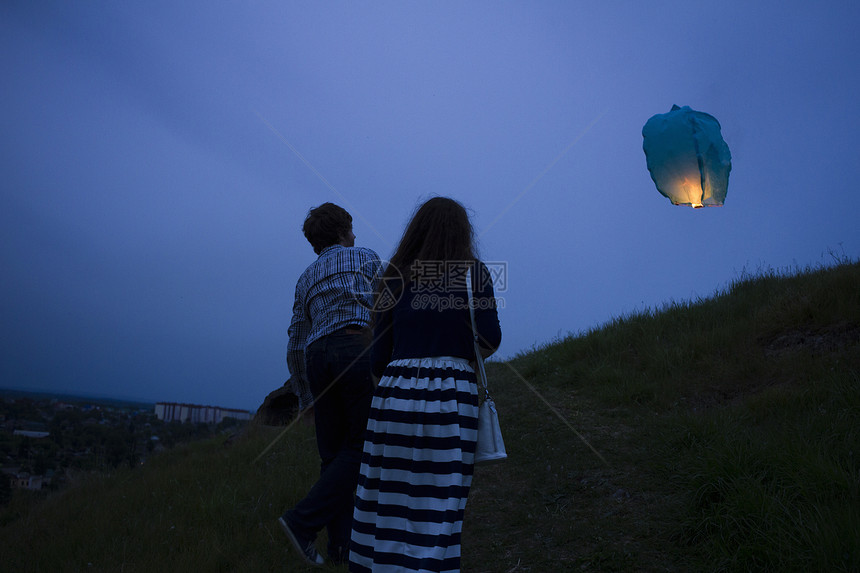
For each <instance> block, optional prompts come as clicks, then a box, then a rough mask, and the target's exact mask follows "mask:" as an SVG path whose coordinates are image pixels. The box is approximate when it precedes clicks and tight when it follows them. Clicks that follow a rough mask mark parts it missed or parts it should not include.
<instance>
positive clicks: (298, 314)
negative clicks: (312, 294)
mask: <svg viewBox="0 0 860 573" xmlns="http://www.w3.org/2000/svg"><path fill="white" fill-rule="evenodd" d="M310 330H311V321H310V318H309V317H308V316H307V313H306V312H305V297H304V293H303V292H302V290H301V289H300V288H299V285H296V298H295V302H294V303H293V318H292V321H290V327H289V329H288V330H287V334H289V337H290V339H289V341H288V342H287V367H288V368H289V370H290V375H291V377H292V379H293V383H292V386H293V393H294V394H295V395H296V396H298V397H299V409H301V410H304V409H305V408H308V407H310V406H311V405H312V404H313V401H314V397H313V394H312V393H311V387H310V384H309V383H308V378H307V374H306V373H305V346H306V345H307V339H308V334H310Z"/></svg>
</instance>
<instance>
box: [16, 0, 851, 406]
mask: <svg viewBox="0 0 860 573" xmlns="http://www.w3.org/2000/svg"><path fill="white" fill-rule="evenodd" d="M858 21H860V6H858V5H857V4H856V3H855V2H822V3H817V4H815V5H813V4H810V3H800V2H793V3H786V2H756V3H753V4H752V5H751V4H750V3H749V2H740V1H730V2H723V3H720V4H719V5H717V4H714V3H712V2H707V3H706V2H649V3H639V2H611V1H610V2H577V3H570V2H516V3H515V2H468V3H463V2H434V3H418V2H373V3H347V2H287V3H283V2H255V3H253V4H252V5H246V4H244V3H228V2H214V3H213V2H181V3H176V2H150V3H132V2H86V3H83V2H77V3H69V2H3V3H2V4H0V71H2V75H3V78H4V81H3V84H2V87H0V137H2V139H0V146H2V148H0V173H2V174H3V181H2V188H0V237H2V246H0V263H2V268H3V272H2V279H0V288H2V297H0V301H2V302H0V312H2V325H0V344H2V355H0V356H2V359H0V385H2V386H11V387H25V388H37V389H47V390H62V391H83V392H91V393H98V394H108V395H114V396H125V397H134V398H143V399H147V400H152V401H155V400H167V401H187V402H196V403H206V404H214V405H221V406H225V407H240V408H249V409H253V408H256V406H257V405H259V403H260V402H261V401H262V399H263V397H264V396H265V395H266V394H267V393H268V392H269V391H271V390H272V389H274V388H276V387H277V386H279V385H280V384H281V383H282V382H283V381H284V379H286V377H287V370H286V364H285V361H284V349H285V346H286V329H287V325H288V323H289V318H290V309H291V306H292V302H293V289H294V286H295V281H296V279H297V277H298V275H299V274H300V273H301V271H302V270H303V269H304V268H305V267H306V266H307V265H308V264H309V263H310V262H311V261H312V260H313V258H314V255H313V252H312V250H311V248H310V246H309V245H308V244H307V243H306V241H305V240H304V238H303V236H302V234H301V230H300V229H301V223H302V221H303V219H304V216H305V214H306V213H307V210H308V209H309V208H310V207H312V206H315V205H317V204H319V203H322V202H324V201H333V202H336V203H339V204H341V205H343V206H344V207H346V208H347V209H349V210H350V211H351V212H352V214H353V216H354V219H355V233H356V235H357V237H358V238H357V244H359V245H362V246H367V247H371V248H373V249H375V250H376V251H377V252H378V253H379V254H380V256H382V257H383V258H386V257H387V256H389V255H390V254H391V252H392V250H393V248H394V247H395V245H396V243H397V240H398V239H399V236H400V234H401V232H402V230H403V227H404V224H405V222H406V220H407V218H408V217H409V215H410V213H411V212H412V210H413V209H414V208H415V206H416V205H417V204H418V203H419V202H420V201H421V200H423V199H426V198H427V197H429V196H431V195H433V194H441V195H449V196H452V197H455V198H457V199H459V200H460V201H462V202H463V203H464V204H465V205H466V206H467V207H469V208H470V209H472V211H473V213H474V223H475V225H476V228H477V231H478V234H479V235H480V251H481V254H482V256H483V258H484V259H485V260H489V261H499V262H504V263H506V264H507V269H508V276H507V289H506V290H504V291H503V292H499V293H498V295H499V296H500V298H501V299H502V304H503V308H502V310H501V315H500V316H501V321H502V328H503V337H504V340H503V344H502V348H501V351H500V355H501V356H503V357H508V356H512V355H514V354H516V353H518V352H522V351H525V350H528V349H529V348H531V347H533V346H534V345H541V344H545V343H547V342H549V341H551V340H553V339H554V338H556V337H558V336H564V335H566V334H567V333H568V332H579V331H582V330H586V329H589V328H592V327H595V326H598V325H600V324H601V323H604V322H606V321H608V320H610V319H611V318H613V317H616V316H619V315H622V314H625V313H629V312H633V311H636V310H641V309H644V308H649V307H654V306H660V305H661V304H663V303H664V302H667V301H671V300H689V299H691V298H692V299H695V298H698V297H707V296H710V295H711V294H713V293H714V291H715V290H717V289H719V288H722V287H724V286H725V285H726V284H727V283H728V282H729V281H731V280H732V279H734V278H737V277H738V276H740V275H741V274H742V273H744V272H755V271H756V270H757V269H760V268H769V267H772V268H777V269H783V268H787V267H803V266H806V265H815V264H819V263H829V262H831V261H832V258H831V256H830V255H829V254H828V253H829V252H830V251H836V252H838V253H840V254H844V255H845V256H849V257H857V256H858V255H860V225H858V223H857V220H858V213H860V197H858V193H857V191H856V181H857V180H858V175H860V145H858V143H857V135H856V134H857V133H860V114H858V112H857V109H856V102H857V101H860V66H857V65H856V61H855V60H856V54H857V53H860V40H858V35H857V34H856V32H855V30H854V28H855V26H856V23H857V22H858ZM673 104H677V105H681V106H683V105H688V106H690V107H692V108H693V109H696V110H700V111H704V112H707V113H710V114H712V115H713V116H715V117H716V118H717V119H718V120H719V121H720V123H721V124H722V132H723V136H724V138H725V139H726V141H727V143H728V145H729V147H730V149H731V152H732V157H733V170H732V173H731V177H730V182H729V192H728V197H727V200H726V204H725V206H724V207H721V208H711V209H699V210H695V211H694V210H692V209H688V208H682V207H673V206H672V205H671V204H670V203H669V202H668V200H666V199H664V198H663V197H662V196H661V195H660V194H659V193H658V192H657V191H656V189H655V187H654V185H653V183H652V182H651V179H650V177H649V175H648V171H647V169H646V167H645V157H644V154H643V152H642V137H641V129H642V126H643V125H644V123H645V122H646V121H647V120H648V118H649V117H651V116H652V115H654V114H657V113H665V112H667V111H669V109H670V108H671V107H672V105H673Z"/></svg>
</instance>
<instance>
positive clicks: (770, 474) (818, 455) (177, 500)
mask: <svg viewBox="0 0 860 573" xmlns="http://www.w3.org/2000/svg"><path fill="white" fill-rule="evenodd" d="M550 310H551V309H547V311H548V312H549V311H550ZM489 366H490V367H489V375H490V378H491V384H492V387H493V391H494V392H493V393H494V397H495V398H496V402H497V405H498V408H499V412H500V417H501V421H502V424H503V429H504V432H505V437H506V442H507V446H508V452H509V455H510V458H509V459H508V460H507V461H506V462H504V463H502V464H499V465H494V466H482V467H478V468H477V469H476V472H475V479H474V485H473V489H472V494H471V496H470V499H469V504H468V506H467V509H466V521H465V526H464V533H463V570H464V571H466V572H499V573H502V572H505V573H507V572H510V573H513V572H525V571H531V572H536V573H537V572H539V573H543V572H548V571H654V572H656V571H779V572H790V571H828V572H830V571H846V572H847V571H855V572H856V571H860V451H858V450H860V447H858V446H860V264H858V263H856V262H842V263H841V264H838V265H837V266H834V267H832V268H826V269H825V268H819V269H808V270H804V271H802V272H796V273H791V274H789V273H779V272H773V271H770V272H764V273H760V274H759V275H757V276H744V277H741V278H739V279H737V280H736V281H734V282H733V283H732V284H730V285H729V286H728V287H726V289H725V290H724V291H721V292H719V293H717V294H716V295H715V296H714V297H712V298H709V299H706V300H699V301H693V302H684V303H673V304H668V305H666V306H665V307H664V308H661V309H655V310H647V311H642V312H638V313H634V314H631V315H629V316H623V317H619V318H616V319H614V320H612V321H611V322H609V323H608V324H606V325H604V326H603V327H601V328H597V329H594V330H592V331H590V332H587V333H582V334H579V335H572V336H570V337H568V338H566V339H563V340H559V341H556V342H554V343H552V344H548V345H546V346H545V347H542V348H538V349H535V350H533V351H531V352H528V353H524V354H522V355H519V356H517V357H516V358H515V359H513V360H511V361H509V362H506V363H492V364H490V365H489ZM273 442H274V445H273V446H272V447H271V448H270V449H268V450H267V449H266V448H267V447H268V446H270V445H271V444H272V443H273ZM261 454H262V456H261ZM258 458H259V459H258ZM317 464H318V461H317V458H316V453H315V444H314V438H313V432H312V430H311V428H310V427H309V426H308V425H307V424H304V423H301V422H300V423H297V424H294V425H293V426H291V427H290V428H289V430H288V431H286V432H284V433H283V435H282V430H281V429H280V428H270V427H264V426H253V425H252V426H251V427H250V428H249V429H248V430H247V431H246V432H245V433H244V434H242V435H240V436H237V437H236V438H235V439H233V440H228V439H226V438H223V437H222V438H217V439H213V440H208V441H205V442H198V443H194V444H190V445H187V446H183V447H179V448H176V449H174V450H172V451H169V452H165V453H163V454H160V455H159V456H156V457H154V458H153V459H152V460H151V461H150V462H148V463H147V464H146V465H145V466H143V467H138V468H135V469H126V470H118V471H116V472H114V473H110V474H81V475H80V476H78V480H77V483H76V484H75V485H73V486H72V487H70V488H68V489H67V490H65V491H63V492H59V493H56V494H52V495H51V496H50V497H48V498H47V499H28V498H26V497H25V496H16V497H15V498H14V499H13V502H12V504H11V505H9V506H8V507H6V508H3V509H2V510H0V563H2V565H3V567H2V568H3V570H6V571H19V572H26V571H125V572H133V571H158V570H161V571H186V570H194V571H255V572H256V571H302V570H304V567H303V566H302V565H301V564H300V563H299V561H298V560H297V559H296V556H295V554H294V553H292V551H291V549H290V548H289V547H288V543H287V541H286V539H285V538H284V536H283V534H282V532H281V531H280V530H279V528H278V526H277V523H276V519H277V517H278V516H279V515H280V514H281V512H282V511H283V510H284V509H285V508H286V507H288V506H290V505H291V504H293V503H294V502H296V501H297V500H298V499H299V498H300V497H301V496H302V495H303V494H304V493H305V491H306V490H307V488H308V487H309V485H310V484H311V483H312V482H313V480H314V476H315V474H316V472H317V471H318V469H317ZM321 541H322V542H321V543H320V547H324V544H323V543H324V540H321ZM323 570H330V571H338V570H340V571H344V570H345V568H341V569H337V568H334V567H328V568H324V569H323Z"/></svg>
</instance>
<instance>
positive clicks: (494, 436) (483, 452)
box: [466, 270, 508, 464]
mask: <svg viewBox="0 0 860 573" xmlns="http://www.w3.org/2000/svg"><path fill="white" fill-rule="evenodd" d="M466 291H467V292H468V296H469V316H470V317H471V319H472V338H473V339H474V346H475V363H476V365H477V372H476V374H477V376H478V393H479V394H480V392H481V388H483V389H484V400H483V402H481V406H480V408H479V409H478V443H477V445H476V446H475V463H476V464H482V463H489V462H500V461H502V460H504V459H505V458H507V457H508V452H507V451H506V450H505V441H504V440H503V439H502V428H501V426H499V414H498V412H496V403H495V402H493V398H492V397H491V396H490V390H489V388H487V371H486V370H485V369H484V359H483V358H482V357H481V349H480V348H479V347H478V327H477V324H475V305H474V304H473V302H472V300H473V298H472V276H471V271H470V270H469V271H466Z"/></svg>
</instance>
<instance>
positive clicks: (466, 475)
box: [349, 356, 478, 573]
mask: <svg viewBox="0 0 860 573" xmlns="http://www.w3.org/2000/svg"><path fill="white" fill-rule="evenodd" d="M477 428H478V395H477V387H476V379H475V372H474V370H472V367H471V366H470V365H469V363H468V361H467V360H466V359H464V358H452V357H447V356H444V357H434V358H415V359H404V360H394V361H392V362H391V363H390V364H389V365H388V367H387V368H386V369H385V373H384V375H383V377H382V379H381V380H380V382H379V386H378V387H377V388H376V392H375V393H374V396H373V404H372V406H371V411H370V418H369V419H368V422H367V434H366V437H365V442H364V453H363V455H362V460H361V476H360V478H359V482H358V490H357V494H356V502H355V513H354V519H353V530H352V542H351V545H350V556H349V559H350V564H349V570H350V571H352V572H356V573H359V572H367V571H373V572H374V573H380V572H389V571H390V572H394V571H421V572H434V573H437V572H441V571H459V570H460V533H461V531H462V527H463V512H464V510H465V508H466V498H467V497H468V495H469V487H470V486H471V485H472V471H473V469H474V460H475V440H476V438H477V433H478V430H477Z"/></svg>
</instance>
